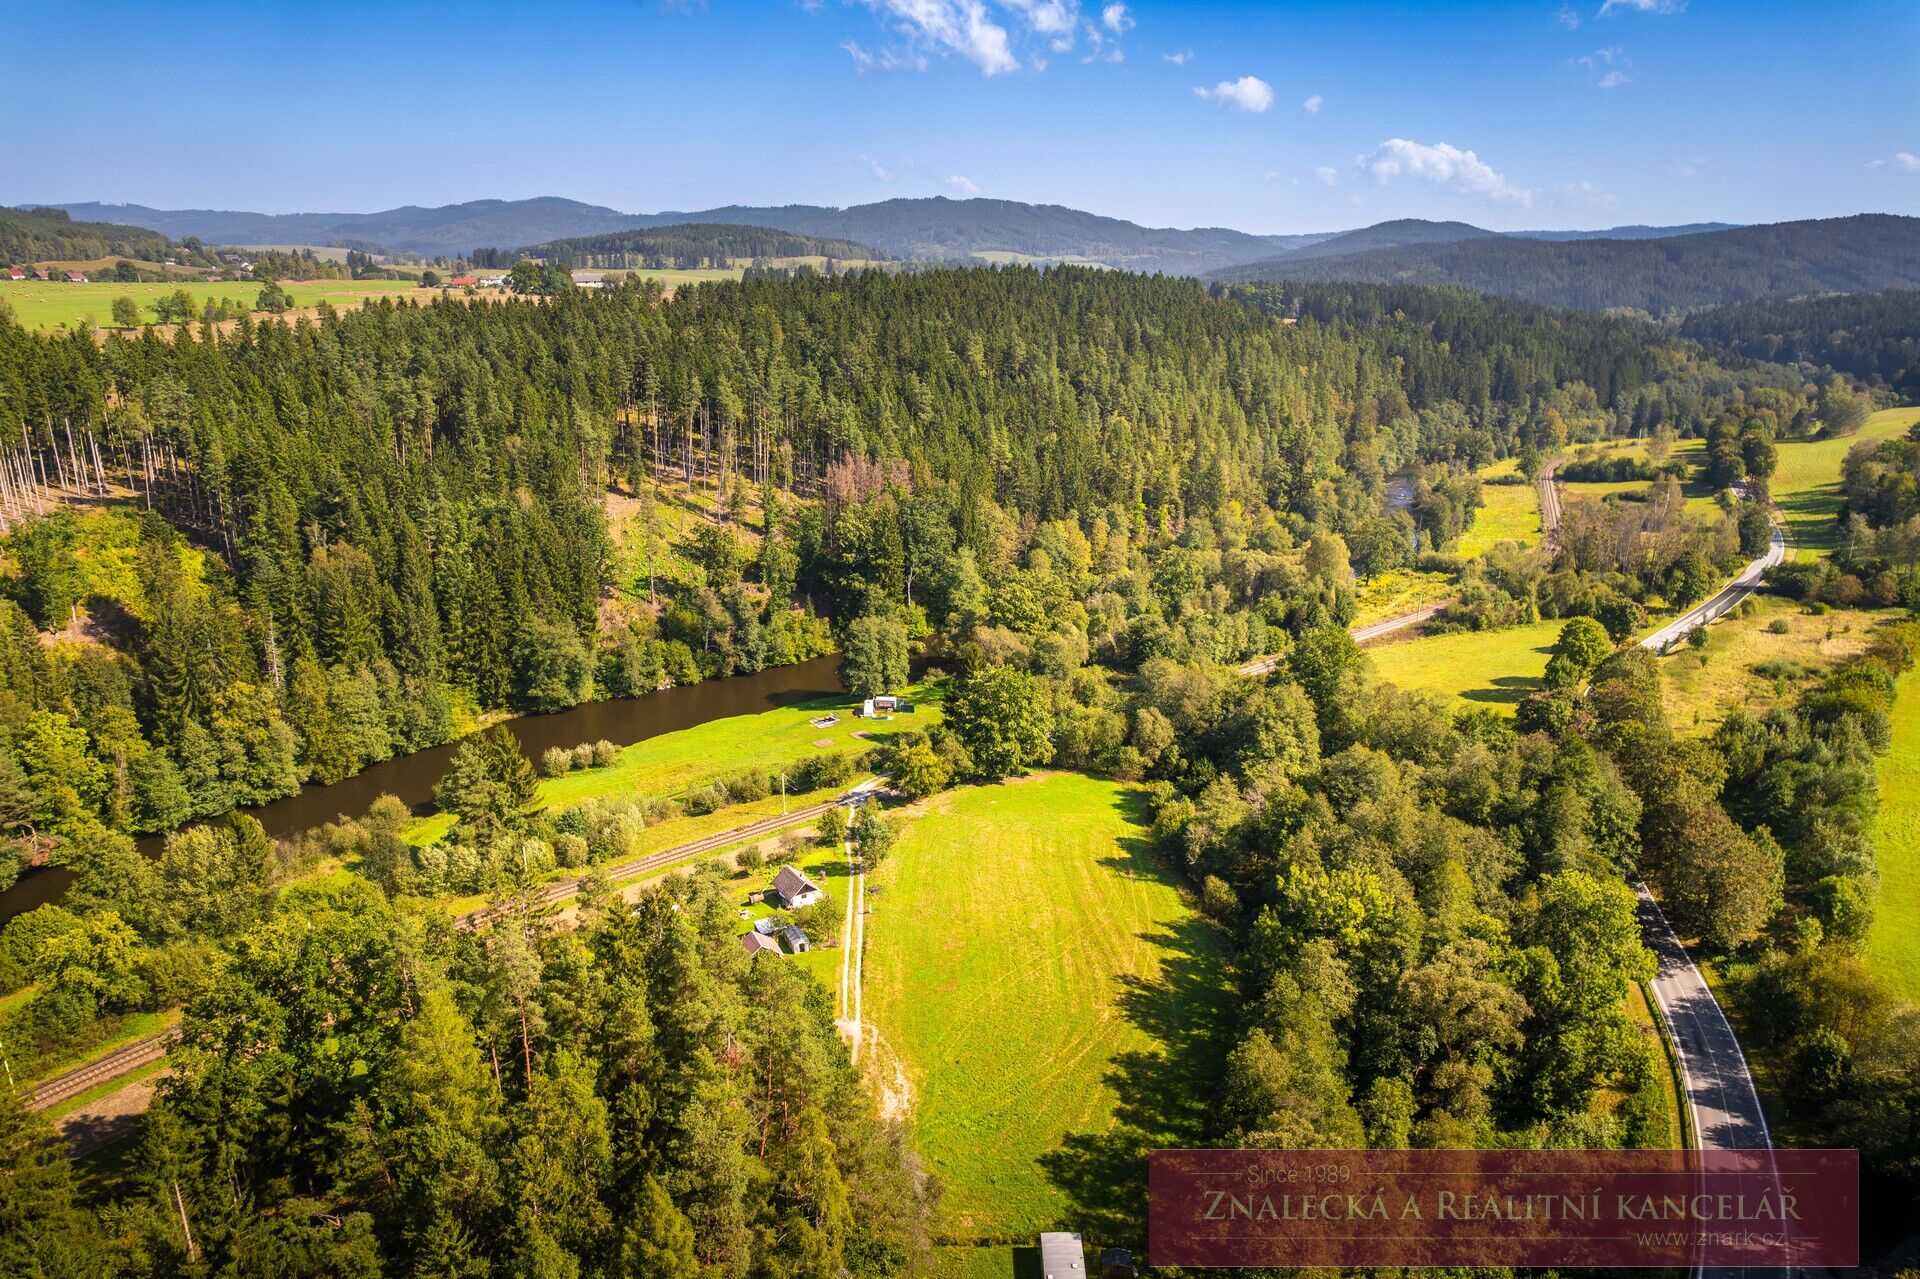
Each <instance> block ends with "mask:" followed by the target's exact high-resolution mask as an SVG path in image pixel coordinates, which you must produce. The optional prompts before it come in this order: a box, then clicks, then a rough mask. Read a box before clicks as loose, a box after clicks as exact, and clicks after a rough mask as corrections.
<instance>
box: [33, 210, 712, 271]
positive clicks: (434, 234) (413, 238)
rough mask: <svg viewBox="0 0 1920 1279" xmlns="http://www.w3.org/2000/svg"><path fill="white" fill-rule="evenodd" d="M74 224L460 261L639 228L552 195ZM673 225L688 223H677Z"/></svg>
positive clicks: (145, 214)
mask: <svg viewBox="0 0 1920 1279" xmlns="http://www.w3.org/2000/svg"><path fill="white" fill-rule="evenodd" d="M55 207H57V208H62V209H66V210H67V211H68V212H70V213H71V214H73V216H74V217H76V218H111V219H115V220H118V221H121V222H130V223H133V224H134V225H136V226H143V227H151V228H153V229H154V230H156V231H159V232H162V233H164V234H166V235H169V236H172V237H173V238H175V239H180V238H183V237H185V236H189V235H193V236H198V237H200V238H201V239H202V240H205V241H206V242H207V243H209V244H336V243H339V244H345V243H349V242H351V243H353V244H355V245H379V246H381V247H383V248H387V249H407V250H411V251H413V252H416V253H424V254H429V255H444V256H448V257H461V256H464V255H465V254H467V253H468V252H470V251H472V250H473V249H475V248H477V247H479V246H481V245H487V244H501V245H511V244H534V243H538V242H541V241H545V240H558V239H562V238H564V237H567V236H576V235H600V234H604V233H605V232H608V231H617V230H621V229H623V228H626V227H632V226H635V225H637V224H638V222H637V220H636V219H635V218H634V217H632V216H631V215H629V214H625V213H622V212H620V211H619V210H617V209H608V208H603V207H601V206H599V205H593V204H582V203H581V202H580V201H578V200H565V199H561V198H559V197H557V196H541V197H538V198H536V199H531V200H471V201H468V202H467V203H465V204H448V205H442V206H439V207H437V208H422V207H420V206H418V205H406V206H403V207H401V208H397V209H385V210H382V211H380V212H378V213H247V212H242V211H236V210H227V209H152V208H148V207H146V206H145V205H139V204H94V203H86V204H60V205H56V206H55ZM678 220H679V221H683V222H685V221H690V220H692V219H687V218H681V219H678Z"/></svg>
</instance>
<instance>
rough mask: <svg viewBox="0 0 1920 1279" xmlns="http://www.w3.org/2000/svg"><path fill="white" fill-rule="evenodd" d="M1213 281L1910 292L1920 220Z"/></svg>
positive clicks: (1760, 230) (1602, 290) (1345, 263)
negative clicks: (1883, 290) (1897, 289)
mask: <svg viewBox="0 0 1920 1279" xmlns="http://www.w3.org/2000/svg"><path fill="white" fill-rule="evenodd" d="M1212 278H1214V279H1219V280H1229V281H1233V280H1294V281H1301V282H1314V281H1321V282H1325V281H1361V282H1373V283H1381V284H1456V285H1461V286H1463V287H1465V288H1469V289H1476V290H1479V291H1481V292H1485V293H1494V294H1499V295H1501V296H1504V297H1512V298H1521V299H1525V300H1527V301H1531V302H1541V303H1546V304H1548V305H1551V306H1567V307H1579V308H1583V309H1587V310H1600V309H1604V308H1607V307H1636V308H1639V309H1641V310H1645V311H1649V312H1652V313H1655V314H1660V313H1664V312H1667V311H1671V310H1676V309H1682V308H1689V307H1701V306H1714V305H1719V304H1722V303H1728V302H1747V301H1753V300H1756V299H1762V298H1777V297H1791V296H1794V295H1796V294H1810V293H1830V292H1839V293H1853V292H1870V291H1875V290H1879V289H1888V288H1914V287H1920V218H1907V217H1895V216H1891V215H1887V214H1860V215H1857V216H1855V217H1848V218H1829V219H1824V220H1819V221H1810V222H1781V223H1776V224H1773V225H1770V226H1751V227H1740V228H1737V229H1735V230H1731V231H1714V232H1710V233H1707V234H1703V235H1685V236H1675V237H1672V238H1668V239H1658V240H1574V241H1562V242H1553V241H1544V240H1529V239H1522V238H1519V237H1515V236H1497V237H1488V238H1481V239H1469V240H1462V241H1458V242H1455V243H1448V244H1430V245H1402V246H1397V247H1392V248H1384V249H1374V250H1371V251H1368V252H1364V253H1353V254H1342V255H1338V256H1333V257H1321V258H1311V259H1308V258H1297V257H1294V256H1291V255H1289V256H1284V257H1276V258H1271V259H1268V260H1266V261H1263V262H1255V263H1251V264H1248V265H1243V266H1235V267H1230V268H1226V269H1223V270H1220V271H1216V272H1214V274H1213V277H1212Z"/></svg>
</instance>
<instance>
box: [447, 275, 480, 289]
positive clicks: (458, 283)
mask: <svg viewBox="0 0 1920 1279" xmlns="http://www.w3.org/2000/svg"><path fill="white" fill-rule="evenodd" d="M479 284H480V277H479V276H477V275H456V276H454V277H453V278H452V279H451V280H448V281H447V287H449V288H454V289H466V288H477V287H479Z"/></svg>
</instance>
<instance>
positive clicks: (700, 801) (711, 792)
mask: <svg viewBox="0 0 1920 1279" xmlns="http://www.w3.org/2000/svg"><path fill="white" fill-rule="evenodd" d="M726 806H727V788H726V787H725V786H722V785H721V784H720V783H719V782H708V783H706V784H705V785H703V786H696V787H694V788H693V789H692V790H690V791H688V792H687V794H686V800H685V807H686V810H687V812H688V813H690V814H692V815H693V816H695V817H699V816H702V815H704V814H706V813H711V812H716V811H718V810H719V809H722V808H725V807H726Z"/></svg>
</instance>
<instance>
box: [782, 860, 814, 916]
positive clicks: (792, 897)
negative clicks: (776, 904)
mask: <svg viewBox="0 0 1920 1279" xmlns="http://www.w3.org/2000/svg"><path fill="white" fill-rule="evenodd" d="M773 891H774V893H775V894H776V895H777V896H778V897H779V898H780V903H781V905H783V906H785V907H786V908H787V909H788V910H799V909H800V908H801V907H802V906H811V905H813V904H814V903H815V902H817V901H819V900H820V899H821V898H822V897H824V896H825V895H826V894H824V893H822V892H821V891H820V885H818V884H816V883H814V882H813V881H812V880H811V879H808V878H807V877H806V876H805V875H803V874H801V873H800V872H799V871H797V870H795V869H794V868H793V867H791V866H782V867H781V868H780V873H779V874H777V875H775V876H774V877H773Z"/></svg>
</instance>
